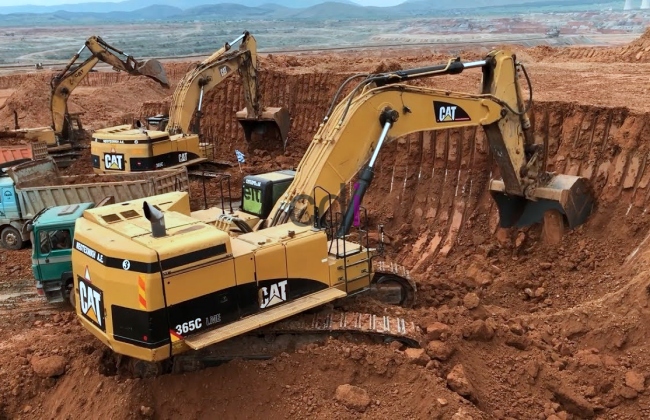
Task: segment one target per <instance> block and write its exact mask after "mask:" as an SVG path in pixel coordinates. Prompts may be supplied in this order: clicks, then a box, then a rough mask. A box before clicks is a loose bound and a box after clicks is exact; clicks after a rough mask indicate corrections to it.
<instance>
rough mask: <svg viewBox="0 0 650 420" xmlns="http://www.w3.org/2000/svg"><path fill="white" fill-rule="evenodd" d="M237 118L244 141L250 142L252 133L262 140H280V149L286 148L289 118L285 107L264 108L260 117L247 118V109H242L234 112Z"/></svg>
mask: <svg viewBox="0 0 650 420" xmlns="http://www.w3.org/2000/svg"><path fill="white" fill-rule="evenodd" d="M236 116H237V120H239V123H240V124H241V126H242V128H243V129H244V135H245V136H246V141H247V142H250V141H251V138H252V136H253V133H255V134H256V135H259V136H261V137H262V139H263V140H264V141H274V140H276V139H280V140H281V141H282V149H283V150H285V149H286V148H287V138H288V136H289V127H290V126H291V118H290V117H289V111H288V110H287V109H286V108H265V109H264V111H263V112H262V115H261V117H260V118H249V117H248V110H247V109H243V110H241V111H239V112H237V114H236Z"/></svg>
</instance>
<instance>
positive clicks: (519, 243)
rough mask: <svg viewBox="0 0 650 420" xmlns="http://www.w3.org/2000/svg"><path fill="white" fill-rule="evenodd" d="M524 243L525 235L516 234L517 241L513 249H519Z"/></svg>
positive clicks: (523, 233)
mask: <svg viewBox="0 0 650 420" xmlns="http://www.w3.org/2000/svg"><path fill="white" fill-rule="evenodd" d="M525 241H526V233H525V232H519V233H518V234H517V239H515V248H521V246H522V245H523V244H524V242H525Z"/></svg>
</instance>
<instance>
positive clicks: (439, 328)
mask: <svg viewBox="0 0 650 420" xmlns="http://www.w3.org/2000/svg"><path fill="white" fill-rule="evenodd" d="M450 334H451V328H449V325H447V324H443V323H442V322H434V323H433V324H431V325H429V326H427V339H428V340H429V341H433V340H442V341H444V340H446V339H447V337H449V335H450Z"/></svg>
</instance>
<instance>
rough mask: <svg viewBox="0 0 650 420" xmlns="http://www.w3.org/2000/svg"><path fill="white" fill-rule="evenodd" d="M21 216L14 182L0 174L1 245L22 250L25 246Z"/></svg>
mask: <svg viewBox="0 0 650 420" xmlns="http://www.w3.org/2000/svg"><path fill="white" fill-rule="evenodd" d="M21 216H22V215H21V212H20V206H19V204H18V200H17V197H16V190H15V188H14V181H13V179H11V177H9V176H6V175H4V174H0V243H2V244H4V246H5V247H6V248H9V249H20V248H22V246H23V239H24V236H25V235H26V232H24V234H25V235H23V232H22V229H21V226H22V223H20V220H21V219H22V217H21Z"/></svg>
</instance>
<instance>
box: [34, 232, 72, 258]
mask: <svg viewBox="0 0 650 420" xmlns="http://www.w3.org/2000/svg"><path fill="white" fill-rule="evenodd" d="M39 243H40V246H41V254H49V253H50V252H51V251H57V250H65V249H71V248H72V235H71V234H70V231H69V230H68V229H57V230H42V231H40V232H39Z"/></svg>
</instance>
